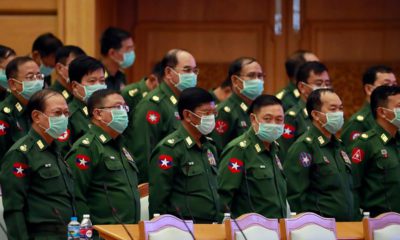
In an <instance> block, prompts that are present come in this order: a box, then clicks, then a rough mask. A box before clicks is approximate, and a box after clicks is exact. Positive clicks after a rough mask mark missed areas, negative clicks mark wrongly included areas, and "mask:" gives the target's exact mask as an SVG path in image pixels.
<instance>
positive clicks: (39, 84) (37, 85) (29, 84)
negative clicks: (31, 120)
mask: <svg viewBox="0 0 400 240" xmlns="http://www.w3.org/2000/svg"><path fill="white" fill-rule="evenodd" d="M14 81H16V82H18V83H21V84H22V91H21V92H20V93H19V94H21V96H22V97H23V98H25V99H26V100H29V99H30V98H31V97H32V95H33V94H35V93H36V92H39V91H40V90H42V89H43V86H44V81H43V80H32V81H23V82H20V81H18V80H14Z"/></svg>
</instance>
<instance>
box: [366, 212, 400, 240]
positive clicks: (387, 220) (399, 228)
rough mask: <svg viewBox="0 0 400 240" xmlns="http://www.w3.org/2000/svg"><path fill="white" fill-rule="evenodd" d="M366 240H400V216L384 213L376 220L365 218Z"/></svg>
mask: <svg viewBox="0 0 400 240" xmlns="http://www.w3.org/2000/svg"><path fill="white" fill-rule="evenodd" d="M363 226H364V238H365V240H386V239H391V240H398V239H400V214H398V213H395V212H388V213H383V214H381V215H379V216H377V217H376V218H364V219H363Z"/></svg>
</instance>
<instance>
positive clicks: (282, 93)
mask: <svg viewBox="0 0 400 240" xmlns="http://www.w3.org/2000/svg"><path fill="white" fill-rule="evenodd" d="M286 93H287V90H286V89H285V88H284V89H282V90H281V91H280V92H278V93H277V94H275V96H276V97H277V98H278V99H279V100H282V99H283V98H284V97H285V95H286Z"/></svg>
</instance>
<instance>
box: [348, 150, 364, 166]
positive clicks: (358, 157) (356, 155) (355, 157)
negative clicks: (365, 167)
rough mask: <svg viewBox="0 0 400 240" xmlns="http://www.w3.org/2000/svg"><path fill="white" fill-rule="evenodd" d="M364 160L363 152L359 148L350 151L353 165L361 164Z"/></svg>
mask: <svg viewBox="0 0 400 240" xmlns="http://www.w3.org/2000/svg"><path fill="white" fill-rule="evenodd" d="M363 159H364V151H363V150H362V149H361V148H354V149H353V151H351V161H352V162H353V163H355V164H358V163H360V162H362V160H363Z"/></svg>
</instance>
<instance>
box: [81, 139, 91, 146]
mask: <svg viewBox="0 0 400 240" xmlns="http://www.w3.org/2000/svg"><path fill="white" fill-rule="evenodd" d="M82 143H83V144H85V145H89V143H90V142H89V139H88V138H85V139H83V140H82Z"/></svg>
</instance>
